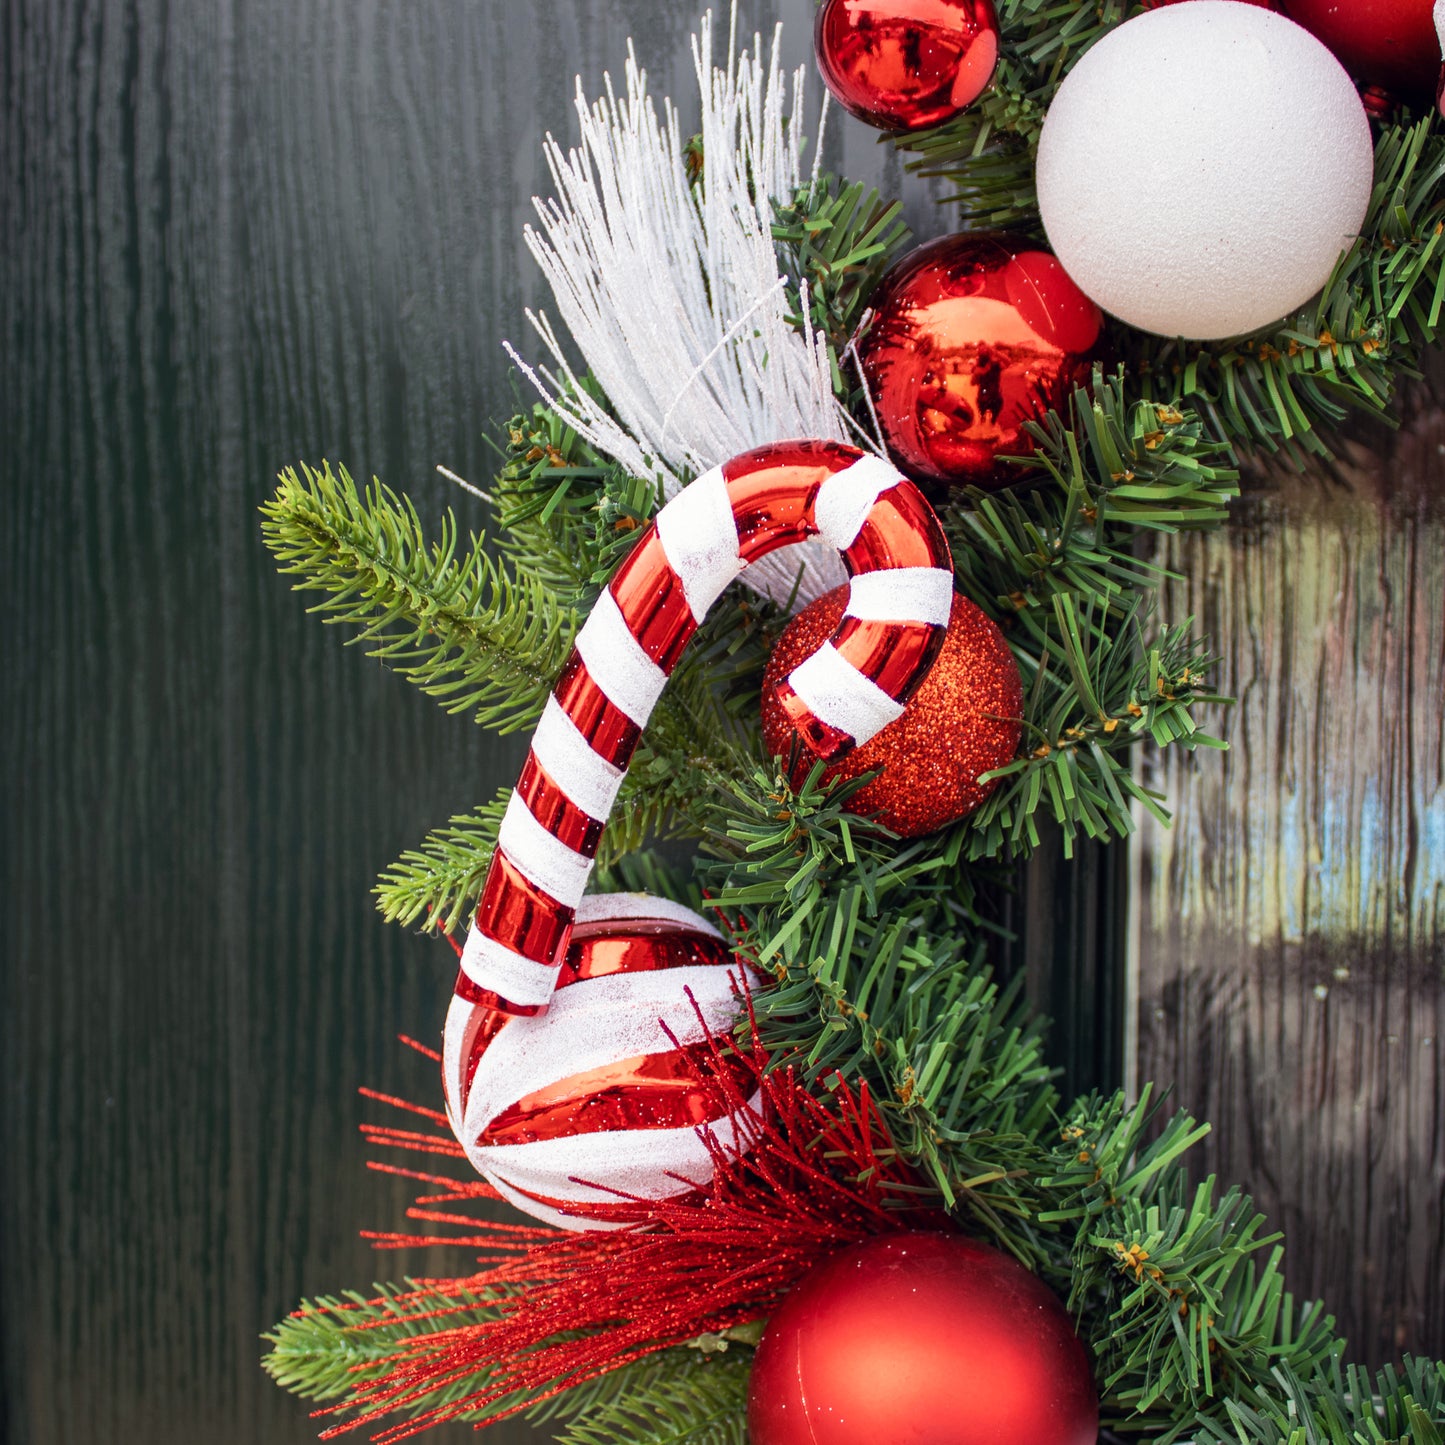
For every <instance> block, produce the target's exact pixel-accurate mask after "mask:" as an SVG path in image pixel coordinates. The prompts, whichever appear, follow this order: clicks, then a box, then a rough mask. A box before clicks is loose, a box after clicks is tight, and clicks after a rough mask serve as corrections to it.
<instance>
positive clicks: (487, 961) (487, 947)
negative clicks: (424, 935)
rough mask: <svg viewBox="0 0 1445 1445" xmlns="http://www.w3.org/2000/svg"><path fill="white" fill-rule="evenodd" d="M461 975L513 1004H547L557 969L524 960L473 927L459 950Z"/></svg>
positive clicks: (474, 925) (518, 954)
mask: <svg viewBox="0 0 1445 1445" xmlns="http://www.w3.org/2000/svg"><path fill="white" fill-rule="evenodd" d="M462 972H463V973H464V974H466V976H467V977H468V978H469V979H471V981H472V982H473V983H474V984H476V985H477V987H478V988H489V989H491V990H492V991H493V992H494V993H499V994H501V996H502V997H503V998H504V999H508V1000H510V1001H511V1002H512V1003H521V1004H539V1003H546V1002H547V1000H548V999H550V998H551V997H552V990H553V989H554V988H555V987H556V984H557V970H556V969H555V968H553V967H552V966H551V965H550V964H546V963H535V962H534V961H533V960H532V959H530V958H523V957H522V955H521V954H520V953H516V952H514V951H513V950H512V949H510V948H508V947H507V946H506V945H505V944H503V943H498V942H497V940H496V939H495V938H488V937H487V935H486V934H485V933H483V932H482V930H481V929H480V928H478V927H477V926H476V924H473V925H472V931H471V932H470V933H469V934H467V942H466V947H465V948H463V949H462Z"/></svg>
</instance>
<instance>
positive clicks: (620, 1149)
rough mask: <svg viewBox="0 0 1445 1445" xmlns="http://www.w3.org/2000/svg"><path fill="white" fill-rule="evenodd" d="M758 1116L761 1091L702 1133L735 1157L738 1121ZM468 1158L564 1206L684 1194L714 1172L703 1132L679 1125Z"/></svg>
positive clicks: (494, 1147) (481, 1150)
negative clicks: (712, 1138)
mask: <svg viewBox="0 0 1445 1445" xmlns="http://www.w3.org/2000/svg"><path fill="white" fill-rule="evenodd" d="M509 1027H510V1025H509ZM761 1111H762V1104H761V1093H758V1094H754V1095H753V1097H752V1098H751V1099H750V1100H749V1101H748V1103H747V1104H746V1105H744V1107H743V1109H741V1110H739V1111H738V1113H737V1114H729V1115H727V1116H726V1117H725V1118H722V1119H719V1120H718V1121H717V1122H716V1123H715V1124H712V1125H708V1126H704V1127H706V1128H707V1129H708V1130H709V1131H710V1132H711V1133H712V1135H713V1137H714V1138H715V1139H716V1141H717V1143H718V1144H719V1145H720V1146H721V1147H722V1148H723V1149H724V1150H725V1151H726V1152H728V1153H729V1154H736V1153H737V1152H739V1150H740V1148H741V1143H740V1139H739V1132H740V1131H739V1116H740V1115H742V1114H743V1113H750V1114H753V1115H759V1114H760V1113H761ZM467 1152H468V1157H469V1158H471V1159H472V1161H473V1163H474V1164H475V1165H476V1167H477V1168H478V1169H480V1170H481V1171H482V1172H483V1173H484V1174H485V1175H486V1176H487V1178H488V1179H490V1180H491V1181H492V1182H493V1183H494V1184H496V1185H498V1186H499V1187H500V1186H501V1185H502V1184H508V1185H510V1186H511V1187H512V1188H513V1189H517V1190H520V1191H521V1192H523V1193H525V1194H540V1195H543V1196H544V1197H546V1198H548V1199H555V1200H558V1201H560V1202H561V1203H563V1204H567V1203H608V1202H610V1203H618V1202H620V1201H619V1199H618V1194H622V1195H632V1196H634V1197H636V1198H639V1199H667V1198H669V1197H671V1196H672V1195H675V1194H681V1193H685V1192H686V1190H687V1187H688V1183H690V1184H693V1185H701V1184H706V1183H707V1181H708V1180H709V1179H711V1178H712V1172H713V1167H712V1155H711V1153H710V1152H709V1150H708V1147H707V1144H706V1143H705V1142H704V1140H703V1137H702V1131H701V1130H700V1129H694V1128H690V1127H686V1126H684V1127H683V1128H680V1129H615V1130H608V1131H605V1132H603V1133H600V1134H574V1135H572V1136H570V1137H565V1138H557V1139H535V1140H532V1141H531V1142H530V1143H526V1144H484V1145H480V1146H478V1147H477V1148H475V1149H469V1150H468V1151H467ZM674 1176H680V1178H679V1177H674ZM684 1180H685V1181H687V1183H684V1182H682V1181H684ZM579 1181H587V1182H585V1183H584V1182H579ZM594 1186H604V1187H602V1188H597V1187H594ZM611 1190H616V1191H617V1192H618V1193H617V1194H613V1193H611V1192H609V1191H611Z"/></svg>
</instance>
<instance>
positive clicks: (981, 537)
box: [947, 371, 1238, 860]
mask: <svg viewBox="0 0 1445 1445" xmlns="http://www.w3.org/2000/svg"><path fill="white" fill-rule="evenodd" d="M1034 433H1035V437H1036V440H1037V444H1038V451H1037V455H1036V458H1035V460H1036V462H1037V463H1038V464H1040V465H1041V466H1042V468H1043V469H1044V471H1045V473H1046V478H1045V480H1044V481H1042V482H1041V483H1040V484H1039V485H1037V486H1034V487H1032V488H1030V489H1028V490H1024V491H1004V492H994V493H983V492H977V491H974V492H971V493H970V494H969V495H970V500H971V501H972V506H970V507H968V508H967V509H962V508H960V509H957V510H953V509H950V511H949V512H948V514H947V526H948V530H949V532H950V537H951V540H952V542H953V553H954V565H955V569H956V571H957V574H958V579H959V585H960V588H961V590H962V591H964V592H965V593H966V594H967V595H968V596H970V597H972V598H973V599H974V600H975V601H976V602H978V603H979V604H980V606H982V607H983V608H984V609H985V611H988V612H990V613H992V615H993V616H994V618H995V620H997V621H998V622H999V623H1000V625H1001V626H1002V627H1003V628H1004V635H1005V637H1006V638H1007V640H1008V643H1009V646H1010V647H1011V649H1012V650H1013V653H1014V657H1015V659H1016V660H1017V662H1018V664H1019V670H1020V673H1021V675H1022V677H1023V681H1024V693H1025V704H1024V729H1025V732H1024V739H1025V740H1024V745H1023V748H1022V749H1021V753H1020V756H1019V757H1018V758H1016V759H1015V760H1014V761H1013V762H1011V763H1009V764H1007V765H1006V766H1005V767H1003V768H1000V769H999V770H998V771H997V772H996V773H995V775H994V776H996V777H997V778H998V779H999V784H1000V785H999V787H998V788H997V790H996V791H995V792H994V793H993V795H992V796H991V797H990V798H989V799H988V801H987V802H986V803H985V804H984V806H983V807H982V808H981V809H980V810H979V811H978V812H977V813H976V814H974V816H973V818H972V819H970V820H969V821H968V823H967V824H966V825H965V830H966V833H967V856H968V857H969V858H970V859H972V860H980V859H988V858H999V857H1022V856H1026V855H1027V854H1028V853H1029V852H1031V851H1032V850H1033V849H1034V848H1036V847H1037V846H1038V844H1039V837H1040V834H1039V828H1038V821H1037V815H1038V813H1039V811H1040V810H1041V809H1042V810H1045V811H1046V814H1047V815H1048V816H1050V817H1052V818H1053V819H1054V821H1055V822H1057V823H1058V825H1059V827H1060V829H1061V831H1062V836H1063V840H1064V848H1065V851H1066V853H1069V854H1072V849H1073V844H1074V840H1075V838H1076V837H1077V836H1078V835H1079V834H1080V833H1083V834H1084V835H1085V836H1086V837H1089V838H1094V839H1098V840H1101V841H1102V840H1107V839H1109V838H1113V837H1119V836H1122V835H1124V834H1127V833H1129V832H1130V831H1132V829H1133V827H1134V823H1133V816H1132V812H1131V807H1132V804H1133V803H1134V802H1136V801H1137V802H1139V803H1142V804H1143V805H1144V806H1145V807H1147V808H1148V809H1149V810H1150V811H1151V812H1153V813H1155V814H1156V816H1158V817H1160V818H1161V819H1163V818H1165V817H1167V815H1166V814H1165V813H1164V811H1163V809H1162V807H1161V806H1160V801H1159V799H1158V798H1157V797H1155V796H1154V795H1153V794H1151V793H1150V792H1149V791H1148V790H1146V789H1145V788H1144V787H1143V786H1142V785H1141V784H1140V783H1139V782H1138V781H1137V780H1136V778H1135V776H1134V771H1133V768H1132V758H1131V754H1132V752H1133V750H1134V748H1135V746H1136V744H1138V743H1139V742H1141V741H1143V740H1146V739H1149V740H1152V741H1153V742H1154V743H1156V744H1157V745H1159V746H1161V747H1162V746H1167V745H1168V744H1170V743H1179V744H1181V745H1182V746H1185V747H1198V746H1207V747H1220V746H1222V744H1221V743H1220V742H1219V741H1218V740H1217V739H1215V738H1213V737H1211V736H1210V735H1208V734H1207V733H1203V732H1201V731H1200V730H1199V728H1198V726H1197V724H1196V723H1195V720H1194V716H1193V710H1194V709H1195V708H1196V707H1197V706H1199V705H1201V704H1212V703H1218V702H1220V701H1223V699H1221V698H1219V697H1218V696H1217V695H1216V694H1214V693H1213V692H1211V691H1209V690H1208V688H1207V687H1206V686H1205V682H1206V679H1207V677H1208V674H1209V671H1210V669H1211V668H1212V666H1213V661H1214V660H1213V658H1212V657H1211V656H1210V655H1209V653H1208V652H1207V651H1206V650H1205V648H1204V646H1203V645H1202V644H1201V643H1200V642H1198V641H1197V640H1196V639H1195V638H1194V637H1193V636H1192V635H1191V627H1190V624H1189V623H1188V621H1187V620H1186V621H1184V622H1181V623H1178V624H1176V625H1173V626H1169V625H1162V624H1159V623H1156V622H1155V621H1154V619H1153V615H1152V598H1153V593H1154V590H1155V588H1156V585H1157V583H1158V580H1159V576H1160V574H1159V572H1158V570H1157V569H1156V568H1154V567H1153V566H1152V565H1151V564H1149V563H1147V562H1144V561H1142V560H1141V559H1140V557H1139V555H1138V544H1139V534H1140V533H1141V532H1144V533H1149V532H1174V531H1180V530H1190V529H1200V528H1208V527H1212V526H1215V525H1217V524H1218V523H1219V522H1220V520H1221V519H1222V518H1223V517H1224V516H1225V509H1226V506H1227V503H1228V502H1229V500H1230V499H1231V498H1233V497H1234V496H1235V495H1237V493H1238V482H1237V479H1236V473H1235V472H1234V471H1233V470H1232V469H1231V468H1229V467H1227V466H1225V465H1222V462H1223V461H1224V460H1225V458H1224V457H1223V456H1222V455H1221V454H1222V452H1223V451H1224V447H1223V444H1222V443H1219V442H1217V441H1213V440H1211V439H1210V438H1209V437H1208V436H1207V435H1206V433H1205V430H1204V427H1203V424H1202V423H1201V421H1200V419H1199V418H1198V417H1197V416H1195V415H1193V414H1192V413H1188V412H1180V411H1176V410H1173V409H1172V408H1166V407H1159V406H1155V405H1152V404H1150V403H1142V402H1139V403H1134V404H1132V405H1131V404H1129V403H1128V402H1127V401H1126V399H1125V392H1124V384H1123V380H1122V378H1120V377H1115V378H1113V379H1112V380H1109V381H1107V382H1106V381H1105V379H1104V377H1103V375H1102V373H1101V372H1098V371H1096V372H1095V377H1094V386H1093V391H1092V396H1091V395H1089V394H1088V393H1085V392H1083V391H1079V392H1077V393H1076V394H1075V396H1074V402H1073V406H1072V408H1071V412H1070V416H1069V418H1068V420H1065V419H1064V418H1062V417H1060V416H1059V415H1058V414H1057V413H1054V412H1050V413H1049V414H1048V416H1047V417H1046V418H1045V420H1044V421H1043V422H1042V423H1041V424H1039V425H1038V426H1037V427H1035V428H1034Z"/></svg>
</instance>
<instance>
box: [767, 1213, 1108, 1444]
mask: <svg viewBox="0 0 1445 1445" xmlns="http://www.w3.org/2000/svg"><path fill="white" fill-rule="evenodd" d="M1098 1429H1099V1405H1098V1397H1097V1395H1096V1393H1095V1390H1094V1381H1093V1374H1092V1371H1091V1370H1090V1368H1089V1359H1088V1356H1087V1354H1086V1353H1085V1351H1084V1347H1083V1345H1082V1344H1081V1343H1080V1342H1079V1337H1078V1336H1077V1335H1076V1334H1075V1333H1074V1327H1073V1324H1072V1322H1071V1321H1070V1319H1069V1316H1068V1313H1067V1312H1066V1311H1065V1309H1064V1307H1063V1306H1062V1305H1061V1304H1060V1303H1059V1301H1058V1299H1057V1298H1056V1297H1055V1296H1054V1294H1053V1293H1052V1292H1051V1291H1050V1290H1049V1289H1048V1288H1047V1286H1045V1285H1044V1284H1042V1283H1041V1282H1040V1281H1039V1280H1038V1279H1037V1278H1035V1276H1033V1275H1032V1274H1030V1273H1029V1272H1028V1270H1026V1269H1025V1268H1024V1267H1023V1266H1022V1265H1021V1264H1019V1263H1018V1262H1017V1261H1015V1260H1013V1259H1010V1258H1009V1257H1008V1256H1007V1255H1004V1254H1000V1253H999V1252H998V1251H997V1250H993V1249H988V1248H985V1247H984V1246H983V1245H981V1244H975V1243H973V1242H972V1241H971V1240H967V1239H960V1238H959V1237H957V1236H955V1235H948V1234H894V1235H882V1236H880V1237H878V1238H875V1239H871V1240H867V1241H865V1242H864V1243H862V1244H859V1245H855V1246H853V1247H852V1248H850V1249H846V1250H843V1251H841V1252H840V1253H838V1254H836V1255H834V1256H833V1257H832V1258H830V1259H829V1260H827V1261H826V1262H825V1263H823V1264H821V1265H819V1266H818V1268H816V1269H815V1270H814V1271H813V1272H812V1273H811V1274H809V1275H807V1276H806V1277H805V1278H804V1280H803V1282H802V1283H801V1284H800V1285H799V1286H798V1287H797V1288H796V1289H795V1290H794V1291H793V1292H792V1293H791V1294H790V1295H788V1297H787V1298H786V1299H785V1300H784V1301H783V1304H782V1306H781V1308H779V1309H778V1310H777V1312H776V1313H775V1314H774V1315H773V1316H772V1318H771V1319H770V1320H769V1321H768V1327H767V1329H766V1330H765V1331H764V1333H763V1337H762V1340H761V1341H760V1342H759V1345H758V1352H757V1357H756V1359H755V1361H754V1363H753V1373H752V1379H751V1382H750V1384H749V1387H748V1437H749V1439H750V1440H751V1441H752V1445H882V1442H887V1445H1094V1440H1095V1438H1096V1437H1097V1435H1098Z"/></svg>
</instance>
